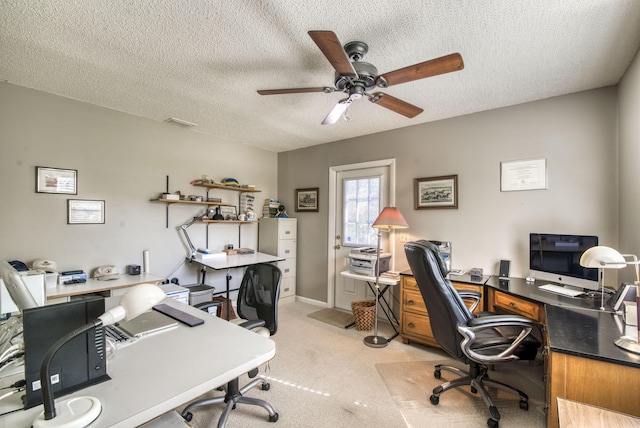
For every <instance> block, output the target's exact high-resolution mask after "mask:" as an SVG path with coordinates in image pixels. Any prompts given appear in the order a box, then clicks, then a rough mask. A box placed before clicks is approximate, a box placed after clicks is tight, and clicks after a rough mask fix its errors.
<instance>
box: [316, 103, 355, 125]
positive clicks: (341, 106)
mask: <svg viewBox="0 0 640 428" xmlns="http://www.w3.org/2000/svg"><path fill="white" fill-rule="evenodd" d="M349 105H351V100H350V99H349V98H345V99H343V100H340V101H339V102H338V104H336V105H335V106H334V107H333V108H332V109H331V111H330V112H329V114H328V115H327V117H325V118H324V120H323V121H322V124H323V125H333V124H334V123H336V122H337V121H338V119H340V116H342V115H343V114H344V112H345V111H347V108H348V107H349Z"/></svg>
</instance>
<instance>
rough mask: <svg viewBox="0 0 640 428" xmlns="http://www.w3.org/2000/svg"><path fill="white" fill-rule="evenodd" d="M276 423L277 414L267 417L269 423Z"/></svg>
mask: <svg viewBox="0 0 640 428" xmlns="http://www.w3.org/2000/svg"><path fill="white" fill-rule="evenodd" d="M277 421H278V414H277V413H274V414H273V415H270V416H269V422H277Z"/></svg>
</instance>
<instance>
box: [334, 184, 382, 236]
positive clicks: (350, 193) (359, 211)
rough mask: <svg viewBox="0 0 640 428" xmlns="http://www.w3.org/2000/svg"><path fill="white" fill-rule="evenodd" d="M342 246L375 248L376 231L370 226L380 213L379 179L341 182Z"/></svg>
mask: <svg viewBox="0 0 640 428" xmlns="http://www.w3.org/2000/svg"><path fill="white" fill-rule="evenodd" d="M343 186H344V187H343V189H342V194H343V197H344V200H343V214H342V215H343V219H342V226H343V227H342V231H343V238H342V245H347V246H354V247H361V246H376V245H377V242H378V241H377V239H378V238H377V236H378V234H377V231H376V230H375V229H372V228H371V225H372V224H373V222H374V221H375V220H376V218H377V217H378V214H379V213H380V210H381V207H380V177H373V178H360V179H345V180H344V181H343Z"/></svg>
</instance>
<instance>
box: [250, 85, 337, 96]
mask: <svg viewBox="0 0 640 428" xmlns="http://www.w3.org/2000/svg"><path fill="white" fill-rule="evenodd" d="M333 91H334V89H333V88H329V87H324V88H290V89H262V90H260V91H258V93H259V94H260V95H280V94H302V93H305V92H327V93H328V92H333Z"/></svg>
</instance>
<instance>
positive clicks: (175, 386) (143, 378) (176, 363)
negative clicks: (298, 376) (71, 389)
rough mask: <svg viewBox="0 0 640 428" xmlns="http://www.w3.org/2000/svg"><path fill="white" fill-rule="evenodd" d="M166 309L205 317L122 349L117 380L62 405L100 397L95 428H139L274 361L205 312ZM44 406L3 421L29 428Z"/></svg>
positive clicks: (256, 342)
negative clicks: (99, 411)
mask: <svg viewBox="0 0 640 428" xmlns="http://www.w3.org/2000/svg"><path fill="white" fill-rule="evenodd" d="M163 303H167V304H169V305H171V306H175V307H177V308H179V309H181V310H183V311H185V312H189V313H191V314H193V315H195V316H198V317H201V318H203V319H204V320H205V323H204V324H202V325H200V326H197V327H193V328H190V327H187V326H186V325H184V324H179V326H178V328H175V329H171V330H168V331H164V332H161V333H158V334H155V335H152V336H149V337H144V338H142V339H140V340H138V341H137V342H136V343H134V344H132V345H129V346H126V347H123V348H120V349H118V351H117V354H116V355H115V357H114V358H113V359H112V360H109V362H108V364H107V373H108V374H109V376H111V380H109V381H107V382H104V383H101V384H99V385H94V386H91V387H89V388H85V389H83V390H81V391H78V392H76V393H74V394H70V395H66V396H65V397H61V398H59V399H57V400H56V402H60V401H61V400H64V399H66V398H69V397H73V396H84V395H88V396H94V397H97V398H99V399H100V401H101V403H102V413H101V414H100V416H99V417H98V419H97V420H96V421H95V422H94V423H93V424H91V428H100V427H127V428H130V427H132V426H138V425H140V424H142V423H144V422H146V421H149V420H151V419H153V418H155V417H157V416H160V415H161V414H163V413H165V412H167V411H169V410H171V409H173V408H176V407H179V406H181V405H183V404H185V403H186V402H188V401H190V400H193V399H195V398H196V397H198V396H199V395H201V394H204V393H205V392H208V391H211V390H213V389H215V388H216V387H218V386H221V385H224V384H225V383H227V382H229V381H230V380H232V379H234V378H236V377H238V376H240V375H242V374H244V373H246V372H248V371H249V370H251V369H253V368H256V367H258V366H260V365H261V364H263V363H265V362H267V361H269V360H270V359H271V358H273V357H274V355H275V343H274V342H273V341H272V340H271V339H267V338H265V337H262V336H260V335H258V334H255V333H253V332H251V331H249V330H246V329H244V328H242V327H239V326H237V325H235V324H232V323H229V322H227V321H224V320H222V319H220V318H217V317H214V316H211V315H208V314H206V313H204V312H203V311H200V310H198V309H195V308H193V307H190V306H187V305H185V304H183V303H180V302H177V301H175V300H173V299H169V298H167V299H165V300H164V302H163ZM40 412H42V406H36V407H34V408H31V409H29V410H20V411H17V412H15V413H11V414H8V415H6V416H3V417H2V418H0V426H3V427H5V426H6V427H28V426H30V424H31V422H32V421H33V420H34V419H35V418H36V416H37V415H38V414H39V413H40Z"/></svg>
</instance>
